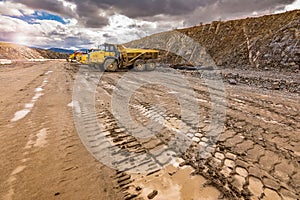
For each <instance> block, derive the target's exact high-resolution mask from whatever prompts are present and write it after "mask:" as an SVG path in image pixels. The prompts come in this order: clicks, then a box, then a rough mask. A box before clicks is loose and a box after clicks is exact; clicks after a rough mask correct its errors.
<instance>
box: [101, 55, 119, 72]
mask: <svg viewBox="0 0 300 200" xmlns="http://www.w3.org/2000/svg"><path fill="white" fill-rule="evenodd" d="M117 69H118V63H117V61H116V60H115V59H110V58H109V59H106V60H105V62H104V70H105V71H109V72H115V71H117Z"/></svg>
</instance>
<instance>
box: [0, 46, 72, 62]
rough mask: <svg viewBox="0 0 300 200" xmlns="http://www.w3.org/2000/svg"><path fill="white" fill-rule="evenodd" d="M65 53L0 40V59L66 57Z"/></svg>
mask: <svg viewBox="0 0 300 200" xmlns="http://www.w3.org/2000/svg"><path fill="white" fill-rule="evenodd" d="M66 57H67V54H62V53H56V52H52V51H48V50H43V49H35V48H29V47H26V46H21V45H16V44H11V43H5V42H0V59H10V60H24V59H43V58H46V59H57V58H66Z"/></svg>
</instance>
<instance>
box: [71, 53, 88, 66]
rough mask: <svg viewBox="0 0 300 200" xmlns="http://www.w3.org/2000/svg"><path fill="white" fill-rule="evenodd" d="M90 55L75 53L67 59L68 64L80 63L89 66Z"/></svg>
mask: <svg viewBox="0 0 300 200" xmlns="http://www.w3.org/2000/svg"><path fill="white" fill-rule="evenodd" d="M87 58H88V54H87V53H84V52H81V51H74V53H72V54H71V55H70V56H69V58H67V61H68V62H79V63H82V64H87Z"/></svg>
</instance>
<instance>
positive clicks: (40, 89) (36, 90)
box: [34, 87, 44, 92]
mask: <svg viewBox="0 0 300 200" xmlns="http://www.w3.org/2000/svg"><path fill="white" fill-rule="evenodd" d="M43 90H44V89H43V88H41V87H38V88H35V90H34V91H35V92H41V91H43Z"/></svg>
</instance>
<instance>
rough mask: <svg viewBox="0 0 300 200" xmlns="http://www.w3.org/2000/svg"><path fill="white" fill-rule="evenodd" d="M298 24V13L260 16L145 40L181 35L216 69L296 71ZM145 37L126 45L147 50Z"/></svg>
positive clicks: (299, 64) (298, 65)
mask: <svg viewBox="0 0 300 200" xmlns="http://www.w3.org/2000/svg"><path fill="white" fill-rule="evenodd" d="M299 21H300V10H294V11H288V12H285V13H280V14H272V15H266V16H262V17H253V18H246V19H237V20H231V21H214V22H212V23H210V24H203V25H198V26H194V27H191V28H185V29H175V30H173V31H170V32H163V33H158V34H154V35H151V36H148V37H156V38H159V37H160V35H164V34H168V33H169V34H170V35H172V34H173V33H174V32H178V33H183V34H185V35H186V36H188V37H190V38H191V39H193V40H194V41H195V43H199V45H200V46H201V47H202V48H204V49H205V51H206V52H207V53H208V54H209V55H210V56H211V57H212V59H213V60H214V62H215V64H216V65H217V66H220V67H226V68H228V67H233V68H237V69H249V68H251V69H254V70H270V69H271V70H276V71H294V72H295V71H296V72H299V69H300V45H299V36H300V32H299V30H300V23H299ZM148 37H145V38H141V39H139V40H135V41H132V42H128V43H126V45H127V46H129V47H145V48H147V47H149V44H148V43H147V40H148ZM166 42H167V41H166Z"/></svg>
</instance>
